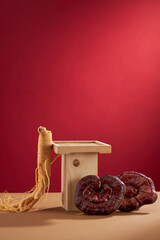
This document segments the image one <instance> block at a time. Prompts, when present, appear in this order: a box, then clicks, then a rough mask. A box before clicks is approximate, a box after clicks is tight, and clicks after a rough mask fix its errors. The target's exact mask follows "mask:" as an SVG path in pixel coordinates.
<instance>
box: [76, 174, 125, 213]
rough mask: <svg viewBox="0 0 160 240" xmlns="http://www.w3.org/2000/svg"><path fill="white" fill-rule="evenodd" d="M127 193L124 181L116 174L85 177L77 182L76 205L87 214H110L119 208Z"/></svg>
mask: <svg viewBox="0 0 160 240" xmlns="http://www.w3.org/2000/svg"><path fill="white" fill-rule="evenodd" d="M124 193H125V185H124V183H123V182H122V181H121V180H120V179H119V178H118V177H115V176H112V175H104V176H102V177H101V178H99V177H97V176H95V175H88V176H86V177H83V178H82V179H81V180H80V181H79V182H78V184H77V188H76V193H75V205H76V206H77V208H79V209H80V210H81V211H83V212H84V213H86V214H92V215H93V214H106V215H107V214H110V213H113V212H114V211H116V210H117V209H118V207H119V206H120V204H121V202H122V200H123V197H124Z"/></svg>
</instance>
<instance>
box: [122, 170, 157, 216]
mask: <svg viewBox="0 0 160 240" xmlns="http://www.w3.org/2000/svg"><path fill="white" fill-rule="evenodd" d="M118 177H119V179H120V180H121V181H122V182H124V184H125V185H126V193H125V197H124V200H123V202H122V204H121V205H120V207H119V210H121V211H125V212H129V211H132V210H135V209H139V208H140V207H141V206H142V205H144V204H150V203H154V202H155V201H156V199H157V193H156V190H155V186H154V183H153V181H152V179H150V178H149V177H147V176H145V175H143V174H141V173H137V172H133V171H131V172H124V173H122V174H121V175H119V176H118Z"/></svg>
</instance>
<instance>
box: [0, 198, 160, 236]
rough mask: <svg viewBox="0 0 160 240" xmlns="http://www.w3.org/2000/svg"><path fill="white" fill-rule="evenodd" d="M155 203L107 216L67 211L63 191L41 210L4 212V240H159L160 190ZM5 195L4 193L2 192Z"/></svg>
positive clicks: (0, 224)
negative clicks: (63, 200) (62, 196)
mask: <svg viewBox="0 0 160 240" xmlns="http://www.w3.org/2000/svg"><path fill="white" fill-rule="evenodd" d="M158 195H159V198H158V199H157V201H156V202H155V203H154V204H150V205H144V206H142V207H141V208H140V209H139V211H133V212H130V213H124V212H120V211H116V212H115V213H113V214H110V215H106V216H96V215H95V216H90V215H86V214H84V213H82V212H80V211H79V212H66V211H65V210H64V209H63V208H62V207H61V194H60V193H49V194H48V197H47V199H45V200H43V201H41V202H40V203H37V205H36V206H39V211H36V212H33V210H34V209H35V208H36V207H34V208H33V210H32V211H31V212H24V213H9V212H0V239H2V240H10V239H13V240H22V239H23V240H31V239H34V240H44V239H45V240H88V239H90V240H138V239H140V240H151V239H153V240H159V239H160V193H158ZM1 196H2V194H1Z"/></svg>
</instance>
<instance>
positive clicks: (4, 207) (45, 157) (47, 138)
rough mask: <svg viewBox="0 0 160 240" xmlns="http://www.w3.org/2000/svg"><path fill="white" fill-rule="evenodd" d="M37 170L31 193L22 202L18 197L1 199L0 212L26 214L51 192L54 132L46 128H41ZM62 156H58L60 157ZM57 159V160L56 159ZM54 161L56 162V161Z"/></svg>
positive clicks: (8, 196) (7, 196) (39, 130)
mask: <svg viewBox="0 0 160 240" xmlns="http://www.w3.org/2000/svg"><path fill="white" fill-rule="evenodd" d="M38 132H39V139H38V157H37V168H36V170H35V181H36V185H35V186H34V187H33V188H32V189H31V190H30V191H29V193H30V194H29V195H27V196H26V197H24V198H23V199H21V200H18V199H17V196H16V195H15V196H10V195H9V194H8V193H7V194H5V197H4V199H3V200H1V199H0V211H11V212H24V211H28V210H30V209H31V208H32V207H33V206H34V205H35V203H37V202H38V200H39V199H40V198H41V197H42V196H43V195H44V194H45V191H46V190H47V192H48V191H49V186H50V176H51V163H52V162H53V161H52V162H51V150H52V132H51V131H48V130H46V128H45V127H39V128H38ZM59 156H60V155H57V156H56V158H57V157H59ZM56 158H55V159H56ZM55 159H54V160H55Z"/></svg>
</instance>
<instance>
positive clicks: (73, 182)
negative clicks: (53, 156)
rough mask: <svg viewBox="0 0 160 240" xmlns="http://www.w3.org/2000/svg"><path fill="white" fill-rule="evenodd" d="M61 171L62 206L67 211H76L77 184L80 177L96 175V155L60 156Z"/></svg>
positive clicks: (75, 154)
mask: <svg viewBox="0 0 160 240" xmlns="http://www.w3.org/2000/svg"><path fill="white" fill-rule="evenodd" d="M61 169H62V172H61V192H62V206H63V208H65V209H66V210H67V211H75V210H78V209H77V208H76V206H75V203H74V202H75V200H74V197H75V190H76V186H77V183H78V181H79V180H80V179H81V178H82V177H85V176H87V175H97V171H98V153H71V154H62V166H61Z"/></svg>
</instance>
